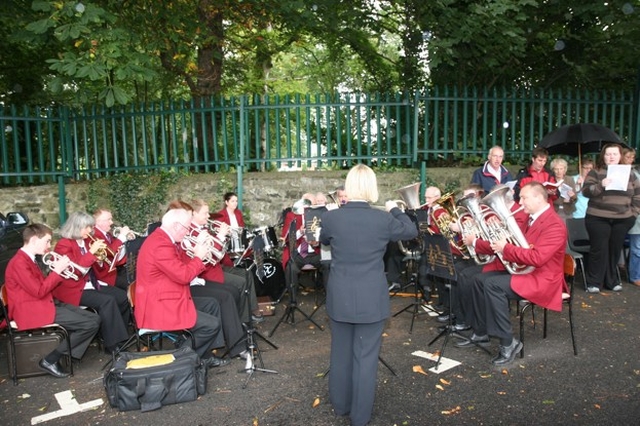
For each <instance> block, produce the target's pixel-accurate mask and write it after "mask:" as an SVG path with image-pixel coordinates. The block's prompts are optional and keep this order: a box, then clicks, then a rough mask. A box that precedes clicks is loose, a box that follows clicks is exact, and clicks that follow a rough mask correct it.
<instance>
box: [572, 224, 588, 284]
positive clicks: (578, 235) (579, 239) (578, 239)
mask: <svg viewBox="0 0 640 426" xmlns="http://www.w3.org/2000/svg"><path fill="white" fill-rule="evenodd" d="M566 224H567V233H568V240H567V246H568V247H567V253H569V254H571V255H572V256H573V258H574V260H575V261H576V263H577V264H578V266H579V267H580V272H582V282H583V284H584V289H585V290H587V276H586V274H585V267H584V264H585V261H584V260H585V256H586V255H587V254H588V253H589V250H590V249H591V243H590V242H589V233H588V232H587V228H586V226H585V225H584V219H575V218H572V217H569V218H567V220H566Z"/></svg>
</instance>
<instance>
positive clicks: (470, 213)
mask: <svg viewBox="0 0 640 426" xmlns="http://www.w3.org/2000/svg"><path fill="white" fill-rule="evenodd" d="M456 206H457V207H458V209H456V215H457V216H458V225H459V226H460V233H461V234H462V237H463V238H464V237H465V236H466V235H474V236H475V237H476V238H482V239H485V240H486V239H487V237H486V236H485V235H484V233H483V232H482V228H481V227H480V226H479V223H480V221H482V220H484V217H483V216H484V212H483V211H482V207H481V205H480V199H479V198H478V197H477V196H476V195H475V194H469V195H466V196H464V197H462V198H461V199H459V200H458V201H457V202H456ZM460 210H462V213H460ZM467 250H468V251H469V255H470V256H471V257H472V258H473V260H474V261H475V262H476V263H477V264H478V265H486V264H487V263H490V262H493V260H494V259H495V256H494V255H488V254H478V253H476V250H475V249H474V248H473V246H467Z"/></svg>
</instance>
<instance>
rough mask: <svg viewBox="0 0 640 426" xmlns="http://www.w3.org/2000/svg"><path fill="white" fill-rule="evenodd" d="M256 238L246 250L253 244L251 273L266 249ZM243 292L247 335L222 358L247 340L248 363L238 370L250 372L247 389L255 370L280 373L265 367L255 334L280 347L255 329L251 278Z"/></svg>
mask: <svg viewBox="0 0 640 426" xmlns="http://www.w3.org/2000/svg"><path fill="white" fill-rule="evenodd" d="M256 240H261V239H259V238H256V239H253V240H251V242H250V243H249V244H248V246H247V249H246V250H245V253H246V252H247V251H248V250H249V249H250V248H251V247H252V246H253V251H254V254H255V255H254V262H252V263H251V265H250V266H249V267H248V268H247V269H246V273H247V274H248V273H249V271H250V270H251V268H253V267H254V266H256V267H257V265H256V262H255V257H258V256H262V250H263V249H264V247H263V246H261V245H262V244H264V243H263V242H262V241H260V242H258V243H255V244H254V242H255V241H256ZM242 294H243V297H244V301H245V303H246V307H247V315H248V316H249V318H247V319H246V320H247V321H246V322H244V323H243V327H244V328H245V332H246V336H243V337H241V338H240V339H238V341H236V342H235V343H234V344H233V345H231V346H229V348H228V349H227V350H226V351H225V353H224V354H223V355H222V358H224V356H225V355H227V354H228V353H229V352H230V351H231V350H232V349H233V348H234V347H236V346H237V345H239V344H240V343H241V342H243V341H246V343H247V358H246V365H245V367H244V368H243V369H242V370H239V371H238V372H239V373H248V376H247V380H245V382H244V384H243V385H242V389H245V388H246V387H247V385H248V384H249V380H251V377H252V376H253V373H254V372H255V371H259V372H261V373H271V374H278V372H277V371H276V370H269V369H266V368H264V361H263V360H262V351H261V350H260V347H259V346H258V342H257V340H256V339H255V338H254V336H257V337H259V338H261V339H262V340H264V341H265V342H266V343H267V344H269V345H270V346H271V347H272V348H274V349H278V347H277V346H276V345H275V344H273V342H271V341H270V340H269V339H267V338H266V337H264V336H263V335H262V334H260V332H259V331H257V330H256V329H255V327H254V323H253V321H251V305H250V302H249V299H250V298H249V280H248V279H246V280H245V283H244V286H243V287H242ZM254 353H255V356H256V357H257V358H258V360H259V361H260V367H256V364H255V361H254Z"/></svg>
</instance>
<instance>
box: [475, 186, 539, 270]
mask: <svg viewBox="0 0 640 426" xmlns="http://www.w3.org/2000/svg"><path fill="white" fill-rule="evenodd" d="M507 192H509V187H508V186H506V185H498V186H496V187H495V188H494V189H493V190H492V191H491V192H489V193H488V194H487V195H485V196H484V198H482V200H481V201H480V203H481V204H484V205H486V206H487V207H489V208H490V210H489V211H487V212H485V213H483V215H482V220H480V221H479V222H478V225H479V226H480V228H481V229H482V232H483V233H484V234H485V237H486V239H487V241H489V242H493V241H498V240H501V239H503V238H505V239H506V240H507V241H508V242H509V243H511V244H513V245H515V246H518V247H522V248H529V243H528V242H527V239H526V238H525V237H524V234H522V231H521V230H520V227H519V226H518V223H517V222H516V220H515V219H514V217H513V215H514V213H512V212H511V210H510V209H509V207H507V202H506V199H505V195H506V194H507ZM494 213H495V215H496V216H497V218H493V220H492V219H491V218H490V216H491V215H492V214H494ZM498 258H499V259H500V261H501V262H502V264H503V265H504V267H505V268H506V269H507V271H508V272H509V273H510V274H514V275H522V274H528V273H530V272H532V271H533V270H534V269H535V268H534V267H533V266H525V265H518V264H516V263H513V262H509V261H507V260H505V259H504V257H503V256H502V254H498Z"/></svg>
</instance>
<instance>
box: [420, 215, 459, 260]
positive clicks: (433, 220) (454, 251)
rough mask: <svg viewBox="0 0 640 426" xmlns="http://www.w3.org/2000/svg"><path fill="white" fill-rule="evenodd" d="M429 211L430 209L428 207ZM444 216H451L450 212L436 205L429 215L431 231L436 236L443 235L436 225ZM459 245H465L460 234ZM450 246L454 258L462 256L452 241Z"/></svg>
mask: <svg viewBox="0 0 640 426" xmlns="http://www.w3.org/2000/svg"><path fill="white" fill-rule="evenodd" d="M427 210H428V207H427ZM443 215H447V216H449V212H447V210H446V209H445V208H444V207H442V206H440V205H437V204H436V205H434V206H433V208H431V212H430V214H429V225H428V226H429V229H430V230H431V232H432V233H434V234H442V232H440V228H438V226H437V225H436V220H438V219H440V218H441V217H442V216H443ZM458 243H459V244H463V243H462V237H461V236H460V234H458ZM449 246H450V247H451V254H452V255H454V256H462V252H461V251H460V250H459V249H458V248H457V247H456V246H454V245H453V244H452V243H451V241H449Z"/></svg>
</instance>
